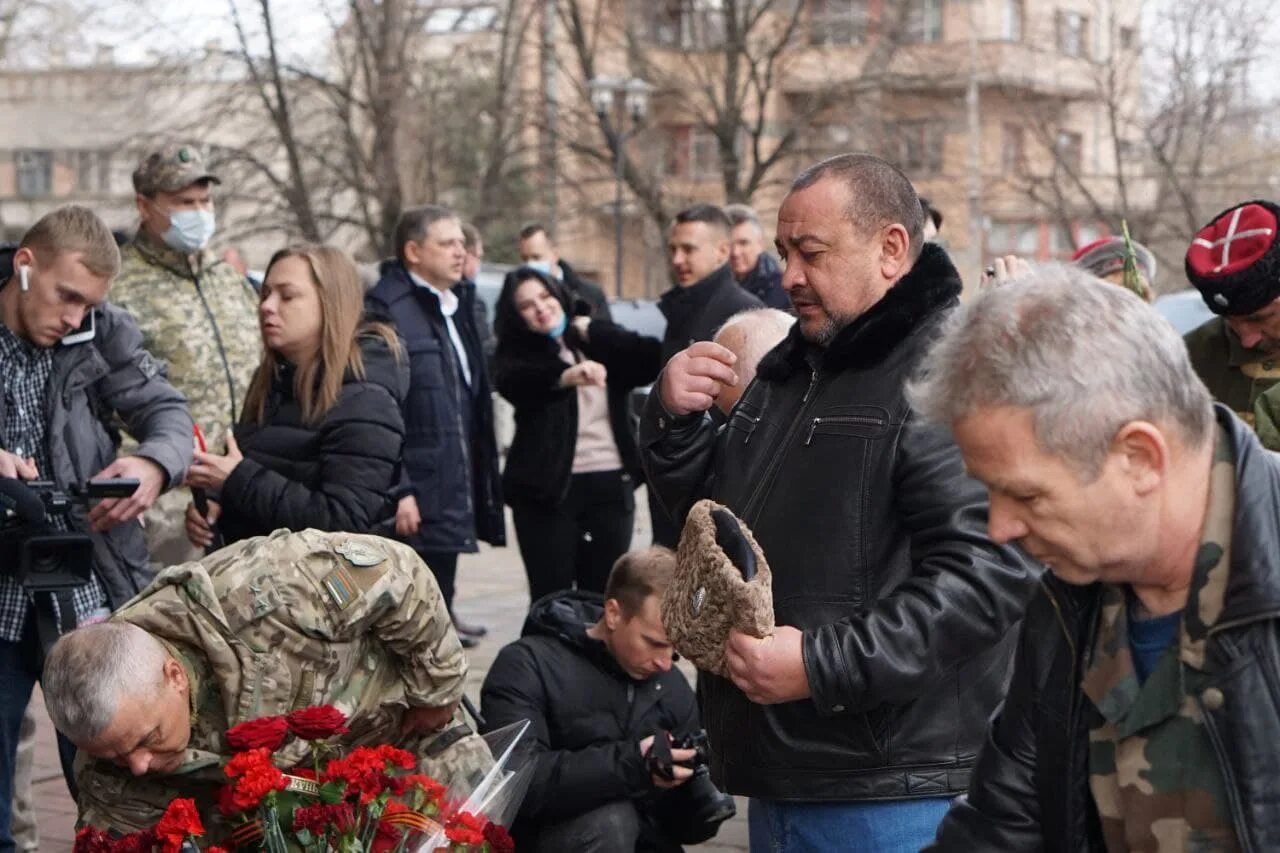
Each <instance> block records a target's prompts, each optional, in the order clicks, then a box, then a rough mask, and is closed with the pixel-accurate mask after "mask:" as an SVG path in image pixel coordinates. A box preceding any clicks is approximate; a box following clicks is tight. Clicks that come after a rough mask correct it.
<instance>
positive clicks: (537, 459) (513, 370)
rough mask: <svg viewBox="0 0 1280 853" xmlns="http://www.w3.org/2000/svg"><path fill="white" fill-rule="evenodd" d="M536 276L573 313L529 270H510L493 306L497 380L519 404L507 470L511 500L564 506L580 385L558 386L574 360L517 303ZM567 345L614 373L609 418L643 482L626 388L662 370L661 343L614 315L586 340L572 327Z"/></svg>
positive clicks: (636, 478)
mask: <svg viewBox="0 0 1280 853" xmlns="http://www.w3.org/2000/svg"><path fill="white" fill-rule="evenodd" d="M530 276H535V277H537V278H538V279H539V280H540V281H541V282H542V283H543V284H544V285H545V286H546V287H547V289H548V290H549V291H550V292H551V293H553V294H554V295H555V296H556V297H557V298H558V299H559V300H560V303H561V305H562V306H563V307H564V310H565V313H566V314H568V313H569V311H570V308H569V298H568V294H566V293H565V292H564V290H563V288H561V287H560V285H559V284H558V283H556V282H554V281H552V280H551V279H550V278H549V277H548V276H545V275H543V274H542V273H540V272H538V271H537V270H532V269H529V268H527V267H526V268H524V269H521V270H518V271H517V272H514V273H509V274H508V275H507V279H506V281H505V282H504V283H503V286H502V293H501V295H499V297H498V304H497V308H496V310H495V311H494V314H495V316H496V325H497V328H498V339H499V340H500V341H501V343H500V344H499V345H498V351H497V354H496V355H495V356H494V362H493V364H494V375H493V384H494V387H496V388H497V389H498V393H499V394H501V395H502V396H503V397H505V398H506V399H507V401H508V402H510V403H511V405H513V406H515V410H516V433H515V438H514V439H512V442H511V449H510V450H509V451H508V452H507V465H506V468H505V469H504V470H503V472H502V493H503V495H504V497H506V499H507V503H515V502H520V501H534V502H539V503H551V504H558V503H560V502H561V501H563V500H564V498H565V495H566V494H568V491H569V481H570V475H571V473H572V470H573V456H574V451H575V448H576V446H577V437H578V390H577V388H575V387H569V388H562V387H560V384H559V383H560V375H561V374H562V373H564V371H566V370H568V369H569V365H568V364H567V363H566V362H565V361H564V360H563V359H561V358H560V348H559V345H558V344H557V343H556V341H555V340H554V339H552V338H550V337H548V336H546V335H542V334H538V333H536V332H533V331H531V330H530V329H529V327H528V325H526V323H525V322H524V320H523V319H521V317H520V315H519V312H517V311H516V307H515V290H516V287H517V286H518V285H519V282H521V281H524V280H526V279H528V278H529V277H530ZM565 343H566V345H568V347H569V348H570V349H572V350H574V351H576V352H580V353H582V355H583V356H584V357H585V358H588V359H591V360H593V361H598V362H600V363H601V364H603V365H604V366H605V368H606V369H607V370H608V371H609V378H608V381H607V386H606V387H607V391H608V396H609V423H610V425H611V426H612V427H613V440H614V442H615V443H616V444H617V446H618V455H619V456H620V457H621V458H622V467H623V469H624V470H625V471H626V472H627V474H628V475H629V476H630V477H631V480H632V482H633V483H635V484H637V485H638V484H639V483H640V457H639V454H638V453H637V452H636V442H635V436H634V435H632V433H631V429H630V426H629V424H628V420H627V394H628V392H629V391H630V390H631V389H632V388H636V387H638V386H641V385H647V384H649V383H650V382H652V381H653V380H654V377H656V376H657V375H658V371H659V370H660V369H661V367H662V365H661V364H660V363H659V360H658V359H659V354H660V350H661V346H662V345H661V344H660V343H659V342H658V339H657V338H649V337H645V336H644V335H638V334H636V333H635V332H632V331H629V330H627V329H624V328H622V327H621V326H619V325H617V324H615V323H611V322H610V321H608V320H593V321H592V322H591V325H590V327H589V328H588V329H587V340H586V341H583V340H582V339H581V338H580V337H579V335H578V333H577V330H576V329H575V328H574V327H573V326H570V327H569V328H568V329H566V331H565Z"/></svg>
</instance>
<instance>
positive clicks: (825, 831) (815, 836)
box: [747, 797, 951, 853]
mask: <svg viewBox="0 0 1280 853" xmlns="http://www.w3.org/2000/svg"><path fill="white" fill-rule="evenodd" d="M950 807H951V798H950V797H931V798H929V799H923V800H891V801H888V802H875V801H873V802H861V803H787V802H781V801H778V800H761V799H754V798H753V799H752V800H751V803H750V807H749V809H748V811H747V830H748V834H749V837H750V839H751V853H810V851H813V853H817V851H834V850H840V851H849V853H919V850H920V848H921V847H924V846H925V845H926V844H929V843H930V842H931V841H933V838H934V835H935V834H936V833H937V831H938V824H939V823H941V822H942V816H943V815H945V814H946V813H947V809H949V808H950Z"/></svg>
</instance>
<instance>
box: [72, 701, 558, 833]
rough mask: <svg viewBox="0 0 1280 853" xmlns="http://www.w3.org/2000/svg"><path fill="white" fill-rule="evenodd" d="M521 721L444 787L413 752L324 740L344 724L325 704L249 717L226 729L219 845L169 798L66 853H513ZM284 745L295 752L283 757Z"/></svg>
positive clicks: (525, 777) (185, 802)
mask: <svg viewBox="0 0 1280 853" xmlns="http://www.w3.org/2000/svg"><path fill="white" fill-rule="evenodd" d="M528 728H529V723H528V721H522V722H519V723H515V724H513V725H510V726H507V727H505V728H503V729H499V730H498V731H495V732H492V733H490V734H488V735H485V736H484V740H485V743H486V745H487V746H488V748H489V750H490V751H491V753H492V755H493V758H494V764H493V766H492V768H491V769H490V770H489V771H488V772H487V773H486V774H485V776H484V777H483V778H482V779H481V780H480V782H479V783H478V784H476V785H475V786H469V785H464V784H456V785H454V786H452V787H448V788H446V786H445V785H443V784H441V783H439V782H437V781H436V780H435V779H433V778H431V777H429V776H426V775H424V774H422V773H419V772H417V765H418V761H417V759H416V757H415V756H414V755H413V754H412V753H410V752H407V751H405V750H403V749H399V748H398V747H395V746H392V745H390V744H379V745H377V746H357V747H354V748H351V749H348V750H343V749H341V748H340V747H338V746H337V745H336V744H334V743H332V742H331V739H332V738H334V737H335V736H337V735H339V734H342V733H345V732H346V731H347V729H346V718H345V716H344V715H343V714H342V713H341V712H340V711H338V710H337V709H336V708H333V707H332V706H328V705H324V706H317V707H312V708H304V709H301V710H299V711H295V712H293V713H291V714H288V715H284V716H278V717H263V718H259V719H255V720H249V721H248V722H245V723H241V724H239V725H237V726H234V727H232V728H231V729H229V730H228V731H227V743H228V745H230V746H231V748H232V749H235V750H237V751H236V753H235V754H234V755H232V756H231V758H230V759H228V760H227V762H226V764H225V765H224V766H223V768H222V772H223V774H225V776H226V778H227V784H226V785H225V786H223V787H222V789H221V790H220V792H219V794H218V802H217V810H218V811H219V812H221V814H222V815H223V816H224V817H225V818H226V820H228V821H229V822H230V824H231V827H232V829H231V833H230V837H229V838H228V839H227V842H226V846H225V847H217V846H215V847H207V848H202V847H200V845H199V842H198V841H197V840H196V839H197V838H200V837H201V836H203V835H204V826H203V824H202V822H201V820H200V816H199V814H198V810H197V804H196V802H195V801H194V800H190V799H175V800H174V801H173V802H172V803H170V804H169V808H168V810H167V811H166V812H165V814H164V817H163V818H162V819H161V821H160V822H159V823H158V824H157V825H156V826H154V827H151V828H149V829H146V830H143V831H140V832H134V833H130V834H129V835H125V836H116V835H113V834H111V833H107V832H104V831H102V830H99V829H96V828H94V827H85V828H83V829H82V830H81V831H80V833H79V834H78V835H77V837H76V843H75V847H74V853H179V851H181V853H188V851H199V850H202V849H203V850H205V851H206V853H225V851H226V850H228V849H229V850H234V851H266V853H409V851H432V853H436V851H447V853H512V851H513V850H514V849H515V845H514V844H513V843H512V841H511V836H510V835H509V834H508V832H507V827H509V826H510V825H511V822H512V821H513V820H515V816H516V813H517V812H518V811H519V809H520V804H521V802H522V801H523V800H524V796H525V793H526V792H527V791H528V789H529V782H530V780H531V778H532V773H533V759H532V750H533V744H532V742H531V740H530V739H529V738H526V737H525V733H526V732H527V730H528ZM290 743H292V744H293V745H294V746H295V747H302V750H303V751H300V752H297V753H296V754H292V753H291V757H290V758H286V757H285V756H284V755H283V754H282V752H283V751H284V749H285V748H286V747H287V746H288V745H289V744H290ZM300 756H301V757H303V758H304V759H305V760H304V761H303V762H302V763H301V764H298V763H297V758H298V757H300ZM277 762H282V763H281V766H284V767H289V768H291V769H289V770H283V769H281V766H277ZM424 839H425V840H424Z"/></svg>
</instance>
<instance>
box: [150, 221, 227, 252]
mask: <svg viewBox="0 0 1280 853" xmlns="http://www.w3.org/2000/svg"><path fill="white" fill-rule="evenodd" d="M214 228H215V221H214V218H213V211H212V210H179V211H176V212H174V213H170V214H169V230H168V231H166V232H164V234H162V235H161V239H163V240H164V242H165V245H166V246H168V247H169V248H171V249H173V250H174V251H176V252H182V253H183V254H184V255H190V254H193V253H195V252H198V251H200V250H201V249H203V248H204V247H205V246H207V245H209V240H210V239H212V238H213V231H214Z"/></svg>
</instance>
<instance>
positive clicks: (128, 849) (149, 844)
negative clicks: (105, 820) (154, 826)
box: [111, 829, 156, 853]
mask: <svg viewBox="0 0 1280 853" xmlns="http://www.w3.org/2000/svg"><path fill="white" fill-rule="evenodd" d="M155 842H156V838H155V834H154V833H153V832H152V831H151V830H149V829H144V830H141V831H139V832H131V833H129V834H128V835H125V836H123V837H121V838H117V839H116V840H115V841H114V843H113V844H112V846H111V850H112V853H152V848H153V847H155Z"/></svg>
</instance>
